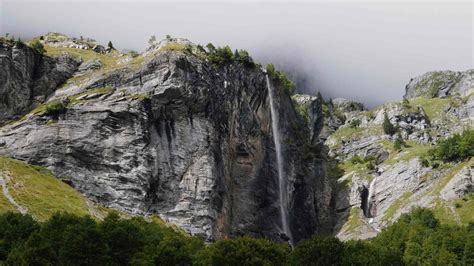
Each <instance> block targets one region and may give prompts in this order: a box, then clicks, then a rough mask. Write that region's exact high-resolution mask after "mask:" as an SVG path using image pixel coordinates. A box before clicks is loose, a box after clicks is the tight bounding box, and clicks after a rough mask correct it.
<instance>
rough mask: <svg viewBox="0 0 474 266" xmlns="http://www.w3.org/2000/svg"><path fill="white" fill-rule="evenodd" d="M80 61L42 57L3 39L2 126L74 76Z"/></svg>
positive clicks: (0, 77)
mask: <svg viewBox="0 0 474 266" xmlns="http://www.w3.org/2000/svg"><path fill="white" fill-rule="evenodd" d="M79 63H80V61H78V60H77V59H75V58H73V57H70V56H67V55H64V56H60V57H56V58H50V57H46V56H41V55H40V54H38V53H37V52H36V51H35V50H33V49H31V48H29V47H28V46H26V45H16V44H14V42H12V41H10V40H5V39H0V69H2V71H0V124H3V123H5V122H7V121H9V120H11V119H14V118H16V117H18V116H19V115H21V114H24V113H25V112H27V111H29V110H31V109H32V108H33V107H34V106H35V104H38V103H40V102H42V101H44V99H45V98H46V97H47V96H48V95H49V94H51V93H52V92H53V91H54V90H55V89H56V88H57V87H58V86H59V85H60V84H62V83H63V82H64V81H65V80H66V79H68V78H69V77H71V76H72V75H73V73H74V71H75V70H76V68H77V67H78V65H79Z"/></svg>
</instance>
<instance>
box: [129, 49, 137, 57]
mask: <svg viewBox="0 0 474 266" xmlns="http://www.w3.org/2000/svg"><path fill="white" fill-rule="evenodd" d="M128 54H129V55H130V56H131V57H132V58H135V57H138V56H139V55H140V54H139V53H138V52H137V51H133V50H132V51H130V52H128Z"/></svg>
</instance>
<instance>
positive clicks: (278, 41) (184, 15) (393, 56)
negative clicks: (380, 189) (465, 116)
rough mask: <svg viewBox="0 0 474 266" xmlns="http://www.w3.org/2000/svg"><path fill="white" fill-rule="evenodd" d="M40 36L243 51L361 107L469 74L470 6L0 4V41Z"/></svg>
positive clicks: (310, 87)
mask: <svg viewBox="0 0 474 266" xmlns="http://www.w3.org/2000/svg"><path fill="white" fill-rule="evenodd" d="M49 31H54V32H62V33H65V34H68V35H72V36H80V35H83V36H87V37H92V38H94V39H96V40H98V41H99V42H101V43H103V44H106V43H107V41H109V40H112V42H113V43H114V45H115V46H116V47H119V48H129V49H135V50H143V49H144V48H145V47H146V46H147V40H148V38H149V36H151V35H156V36H157V38H161V37H164V36H165V35H166V34H170V35H172V36H174V37H185V38H188V39H189V40H191V41H193V42H195V43H202V44H206V43H208V42H213V43H214V44H217V45H225V44H229V45H230V46H231V47H233V48H242V49H247V50H249V51H250V52H251V54H252V55H253V56H254V58H256V59H257V60H259V61H261V62H273V63H275V65H277V66H280V67H281V68H285V69H286V70H287V71H289V72H291V73H293V76H297V77H298V78H297V80H298V81H299V82H300V83H299V85H300V88H299V89H300V90H302V91H305V92H307V93H316V92H317V91H321V92H322V93H323V95H324V96H326V97H345V98H352V99H355V100H358V101H362V102H364V103H366V104H368V105H370V106H372V105H374V104H379V103H382V102H384V101H388V100H398V99H401V97H402V95H403V93H404V87H405V84H406V83H407V82H408V81H409V79H410V78H411V77H414V76H417V75H420V74H423V73H425V72H427V71H432V70H448V69H449V70H456V71H462V70H467V69H471V68H473V46H474V43H473V42H474V41H473V40H474V36H473V4H472V2H471V1H466V2H458V3H449V2H441V3H440V2H427V1H424V2H419V3H411V2H392V3H390V2H383V3H380V2H378V3H377V2H360V1H358V2H344V1H337V2H326V1H318V2H315V3H309V2H298V3H294V2H293V3H288V2H285V1H278V2H272V1H260V2H254V1H249V0H247V1H238V2H233V1H224V2H200V1H192V2H186V1H179V2H176V1H175V2H152V1H145V2H137V1H102V2H100V3H97V2H90V1H62V2H59V1H39V0H36V1H33V2H28V1H21V0H20V1H19V0H15V1H12V0H0V34H2V35H3V34H4V33H6V32H9V33H10V34H14V35H15V36H21V37H23V38H29V37H32V36H37V35H41V34H44V33H46V32H49Z"/></svg>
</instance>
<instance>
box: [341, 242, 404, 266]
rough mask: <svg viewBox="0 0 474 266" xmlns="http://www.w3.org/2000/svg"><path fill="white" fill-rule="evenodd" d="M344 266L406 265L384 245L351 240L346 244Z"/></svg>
mask: <svg viewBox="0 0 474 266" xmlns="http://www.w3.org/2000/svg"><path fill="white" fill-rule="evenodd" d="M342 265H351V266H357V265H360V266H365V265H404V263H403V259H402V257H401V256H399V255H398V254H397V253H396V252H393V251H390V250H388V249H387V248H386V247H385V246H384V245H377V244H373V243H371V242H368V241H361V240H351V241H348V242H346V243H344V256H343V259H342Z"/></svg>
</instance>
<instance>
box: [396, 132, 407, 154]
mask: <svg viewBox="0 0 474 266" xmlns="http://www.w3.org/2000/svg"><path fill="white" fill-rule="evenodd" d="M405 146H406V143H405V141H404V140H403V138H402V134H400V132H398V133H397V138H396V139H395V142H394V143H393V148H395V150H397V151H401V150H402V149H403V148H404V147H405Z"/></svg>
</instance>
